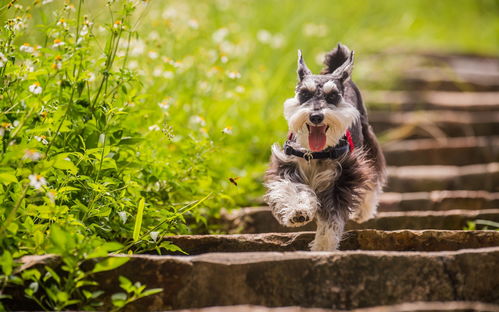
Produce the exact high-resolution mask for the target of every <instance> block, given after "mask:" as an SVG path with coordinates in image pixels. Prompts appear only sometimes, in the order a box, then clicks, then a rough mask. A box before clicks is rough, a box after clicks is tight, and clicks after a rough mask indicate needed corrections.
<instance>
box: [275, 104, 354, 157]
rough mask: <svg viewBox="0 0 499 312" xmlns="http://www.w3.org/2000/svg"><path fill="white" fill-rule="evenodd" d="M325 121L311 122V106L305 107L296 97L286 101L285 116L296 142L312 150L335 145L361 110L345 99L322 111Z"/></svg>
mask: <svg viewBox="0 0 499 312" xmlns="http://www.w3.org/2000/svg"><path fill="white" fill-rule="evenodd" d="M321 112H322V113H323V114H324V121H323V122H322V123H321V124H320V125H319V127H317V126H315V127H314V125H313V124H312V123H311V122H310V120H309V116H310V114H311V113H312V109H311V108H310V107H303V106H301V105H300V102H299V101H298V100H297V99H296V98H291V99H288V100H286V102H284V117H285V118H286V120H287V121H288V126H289V130H290V131H291V132H292V133H293V134H294V136H295V138H296V143H298V144H299V145H300V146H301V147H302V148H304V149H306V150H311V151H314V152H315V151H321V150H324V149H326V148H327V147H328V146H335V145H336V144H338V142H339V141H340V139H341V138H342V137H343V136H344V135H345V132H346V130H347V129H348V128H349V127H350V126H351V125H352V124H353V123H354V122H355V121H357V120H358V118H359V111H358V110H357V109H356V108H355V107H354V106H353V105H349V104H348V103H346V102H345V101H344V100H343V99H342V100H341V101H340V102H339V103H338V105H336V106H335V107H334V108H327V109H323V110H322V111H321Z"/></svg>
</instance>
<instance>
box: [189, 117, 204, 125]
mask: <svg viewBox="0 0 499 312" xmlns="http://www.w3.org/2000/svg"><path fill="white" fill-rule="evenodd" d="M191 122H192V123H194V124H198V125H200V126H203V127H204V126H206V121H205V120H204V118H203V117H201V116H192V117H191Z"/></svg>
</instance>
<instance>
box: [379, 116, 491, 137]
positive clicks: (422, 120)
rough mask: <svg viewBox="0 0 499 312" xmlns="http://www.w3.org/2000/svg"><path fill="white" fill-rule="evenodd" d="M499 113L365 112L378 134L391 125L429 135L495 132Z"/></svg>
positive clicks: (421, 134)
mask: <svg viewBox="0 0 499 312" xmlns="http://www.w3.org/2000/svg"><path fill="white" fill-rule="evenodd" d="M497 120H499V112H497V111H490V112H466V111H463V112H460V111H439V112H438V114H435V113H434V112H431V111H415V112H386V111H371V112H369V122H370V124H371V125H372V126H373V128H374V131H375V132H377V133H378V134H381V133H382V132H384V131H387V130H389V129H393V128H400V127H404V128H407V127H411V128H410V129H409V130H410V133H409V134H410V135H419V136H421V137H430V138H433V137H434V136H435V135H439V136H442V135H443V136H444V137H449V136H450V137H463V136H492V135H499V129H498V127H497Z"/></svg>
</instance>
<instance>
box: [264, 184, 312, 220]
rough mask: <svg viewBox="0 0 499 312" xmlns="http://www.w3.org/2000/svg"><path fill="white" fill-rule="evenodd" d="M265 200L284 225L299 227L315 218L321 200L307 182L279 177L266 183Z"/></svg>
mask: <svg viewBox="0 0 499 312" xmlns="http://www.w3.org/2000/svg"><path fill="white" fill-rule="evenodd" d="M266 186H267V189H268V191H267V194H265V201H266V202H267V203H268V204H269V206H270V207H271V209H272V214H273V215H274V217H275V218H276V219H277V220H278V221H279V223H281V224H282V225H284V226H287V227H298V226H303V225H305V224H307V223H308V222H310V221H312V220H313V219H314V218H315V213H316V212H317V209H318V207H319V201H318V200H317V196H316V195H315V193H314V191H313V190H312V189H311V188H310V187H309V186H308V185H305V184H302V183H297V182H292V181H289V180H284V179H279V180H277V181H273V182H270V183H267V184H266Z"/></svg>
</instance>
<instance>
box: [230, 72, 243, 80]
mask: <svg viewBox="0 0 499 312" xmlns="http://www.w3.org/2000/svg"><path fill="white" fill-rule="evenodd" d="M227 77H229V78H230V79H239V78H241V74H240V73H238V72H233V71H230V72H228V73H227Z"/></svg>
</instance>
